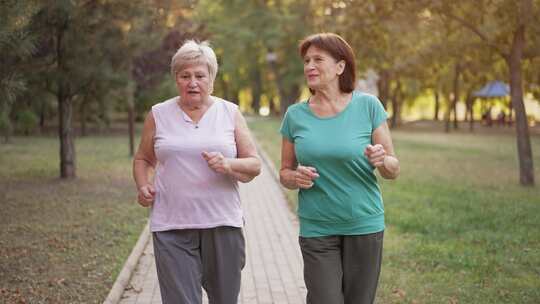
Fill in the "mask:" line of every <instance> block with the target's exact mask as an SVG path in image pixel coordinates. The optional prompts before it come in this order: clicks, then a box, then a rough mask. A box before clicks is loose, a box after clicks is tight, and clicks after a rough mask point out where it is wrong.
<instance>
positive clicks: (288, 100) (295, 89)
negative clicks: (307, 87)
mask: <svg viewBox="0 0 540 304" xmlns="http://www.w3.org/2000/svg"><path fill="white" fill-rule="evenodd" d="M279 92H280V101H279V108H280V109H279V110H280V114H281V116H283V115H285V112H286V111H287V108H288V107H289V106H290V105H292V104H294V103H295V102H296V101H297V100H298V97H300V86H299V85H297V84H292V85H290V86H289V87H288V88H287V89H286V90H285V89H283V88H282V89H280V90H279Z"/></svg>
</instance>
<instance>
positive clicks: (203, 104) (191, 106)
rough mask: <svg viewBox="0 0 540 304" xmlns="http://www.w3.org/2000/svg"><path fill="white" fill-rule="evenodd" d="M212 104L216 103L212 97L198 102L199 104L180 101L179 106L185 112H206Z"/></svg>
mask: <svg viewBox="0 0 540 304" xmlns="http://www.w3.org/2000/svg"><path fill="white" fill-rule="evenodd" d="M212 103H214V101H213V100H212V99H211V98H210V97H208V98H206V99H203V100H201V101H197V102H186V101H184V100H181V99H178V105H179V106H180V108H182V110H184V111H185V112H195V111H199V110H205V109H207V108H208V107H210V105H212Z"/></svg>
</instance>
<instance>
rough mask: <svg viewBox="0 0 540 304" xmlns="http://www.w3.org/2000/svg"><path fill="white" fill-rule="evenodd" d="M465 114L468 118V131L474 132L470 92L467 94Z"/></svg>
mask: <svg viewBox="0 0 540 304" xmlns="http://www.w3.org/2000/svg"><path fill="white" fill-rule="evenodd" d="M466 104H467V113H468V116H469V131H471V132H473V131H474V96H473V94H472V92H469V93H467V101H466Z"/></svg>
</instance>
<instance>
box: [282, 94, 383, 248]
mask: <svg viewBox="0 0 540 304" xmlns="http://www.w3.org/2000/svg"><path fill="white" fill-rule="evenodd" d="M386 118H387V114H386V112H385V110H384V108H383V106H382V104H381V102H380V101H379V100H378V99H377V97H375V96H372V95H368V94H363V93H360V92H356V91H355V92H353V95H352V99H351V101H350V102H349V104H348V105H347V107H346V108H345V109H344V110H343V111H341V112H340V113H339V114H337V115H335V116H333V117H325V118H321V117H318V116H316V115H315V114H314V113H313V112H312V111H311V109H310V107H309V104H308V101H303V102H299V103H297V104H294V105H292V106H290V107H289V108H288V109H287V112H286V113H285V117H284V119H283V122H282V125H281V129H280V132H281V134H282V135H283V136H284V137H285V138H286V139H287V140H289V141H290V142H291V143H293V144H294V149H295V153H296V159H297V161H298V163H299V164H301V165H304V166H312V167H315V168H316V169H317V172H318V173H319V178H317V179H315V180H314V185H313V187H311V188H310V189H300V190H299V192H298V217H299V218H300V236H302V237H319V236H328V235H362V234H369V233H374V232H379V231H382V230H384V208H383V201H382V197H381V191H380V188H379V185H378V184H377V178H376V176H375V173H374V169H375V168H374V167H373V166H372V165H371V164H370V163H369V161H368V160H367V158H366V157H365V156H364V150H365V149H366V146H367V145H368V144H371V134H372V133H373V131H374V130H375V129H376V128H377V127H379V126H380V125H381V124H382V123H383V122H385V121H386Z"/></svg>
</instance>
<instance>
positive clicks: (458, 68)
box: [452, 62, 461, 129]
mask: <svg viewBox="0 0 540 304" xmlns="http://www.w3.org/2000/svg"><path fill="white" fill-rule="evenodd" d="M460 75H461V65H460V63H459V62H457V63H456V65H455V67H454V88H453V91H454V96H453V98H452V111H453V112H454V129H457V128H458V117H457V103H458V100H459V84H460V83H459V77H460Z"/></svg>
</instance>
